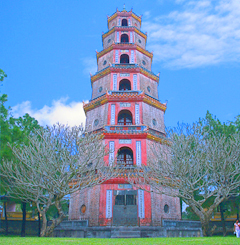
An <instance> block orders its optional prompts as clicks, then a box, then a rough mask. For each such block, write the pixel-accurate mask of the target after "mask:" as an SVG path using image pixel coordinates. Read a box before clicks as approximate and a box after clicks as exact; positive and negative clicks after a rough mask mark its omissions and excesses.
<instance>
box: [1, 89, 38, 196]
mask: <svg viewBox="0 0 240 245" xmlns="http://www.w3.org/2000/svg"><path fill="white" fill-rule="evenodd" d="M6 102H7V95H6V94H3V95H1V96H0V161H1V163H2V160H3V159H6V160H14V156H13V153H12V150H11V148H10V147H9V144H10V145H15V146H16V147H21V146H22V145H23V144H25V145H27V144H28V142H29V140H28V136H29V135H30V134H32V133H33V132H34V130H37V129H40V128H41V126H40V125H39V124H38V122H37V120H35V119H34V118H32V117H31V116H30V115H29V114H25V115H24V116H23V117H19V118H13V117H12V116H11V115H10V111H11V108H10V107H6V105H5V104H6ZM0 193H1V194H5V187H4V186H3V184H2V183H1V188H0Z"/></svg>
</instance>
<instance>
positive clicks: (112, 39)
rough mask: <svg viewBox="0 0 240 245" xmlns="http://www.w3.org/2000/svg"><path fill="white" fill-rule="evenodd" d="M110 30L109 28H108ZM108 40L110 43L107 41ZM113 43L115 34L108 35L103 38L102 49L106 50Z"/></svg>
mask: <svg viewBox="0 0 240 245" xmlns="http://www.w3.org/2000/svg"><path fill="white" fill-rule="evenodd" d="M110 29H111V28H110ZM109 40H110V41H109ZM114 42H115V33H114V32H113V33H111V34H110V35H108V36H107V37H105V38H104V39H103V49H106V48H108V47H109V46H111V45H112V44H113V43H114Z"/></svg>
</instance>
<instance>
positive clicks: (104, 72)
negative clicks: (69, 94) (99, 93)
mask: <svg viewBox="0 0 240 245" xmlns="http://www.w3.org/2000/svg"><path fill="white" fill-rule="evenodd" d="M109 73H111V69H110V66H108V67H106V68H105V69H103V70H101V71H99V72H97V73H96V74H95V75H93V76H91V83H93V82H95V81H96V80H98V79H100V78H101V77H104V76H106V75H108V74H109Z"/></svg>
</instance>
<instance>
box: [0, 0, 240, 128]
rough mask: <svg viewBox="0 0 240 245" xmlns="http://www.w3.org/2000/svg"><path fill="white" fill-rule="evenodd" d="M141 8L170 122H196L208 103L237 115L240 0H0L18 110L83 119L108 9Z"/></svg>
mask: <svg viewBox="0 0 240 245" xmlns="http://www.w3.org/2000/svg"><path fill="white" fill-rule="evenodd" d="M124 3H125V4H126V9H127V10H128V11H129V10H130V9H131V8H133V12H135V13H136V14H137V15H142V31H143V32H147V34H148V40H147V50H149V51H153V54H154V57H153V65H152V71H153V72H154V73H156V74H157V73H158V72H160V73H161V75H160V83H159V98H160V101H162V102H165V101H166V100H167V101H168V109H167V111H166V114H165V123H166V126H176V125H177V122H185V123H192V122H194V121H196V120H198V118H199V117H204V116H205V114H206V112H207V110H209V111H210V112H211V113H212V114H214V115H216V116H217V117H218V118H219V119H220V120H221V121H223V122H227V121H229V120H230V121H232V120H234V117H235V116H237V115H239V114H240V113H239V105H240V96H239V91H240V82H239V80H240V21H239V16H240V1H239V0H212V1H211V0H201V1H197V0H196V1H195V0H193V1H191V0H189V1H187V0H186V1H185V0H168V1H166V0H165V1H164V0H138V1H136V0H135V1H132V0H125V1H122V0H118V1H116V0H115V1H113V0H101V1H96V0H88V1H77V0H68V1H67V0H62V1H61V0H57V1H54V0H35V1H31V0H25V1H24V0H22V1H19V0H11V1H1V2H0V9H1V14H0V30H1V35H0V68H1V69H3V70H4V71H5V72H6V73H7V75H8V77H7V78H6V79H5V81H4V83H3V86H2V87H1V93H7V94H8V99H9V102H8V105H10V106H11V107H12V109H13V110H12V113H13V115H15V116H20V115H23V114H24V113H26V112H28V113H29V114H30V115H31V116H33V117H35V118H36V119H37V120H38V121H39V122H40V123H41V124H42V125H45V124H53V123H56V122H61V123H68V124H70V125H74V124H80V123H81V122H83V123H84V122H85V117H84V112H83V110H82V101H87V100H89V99H91V84H90V75H89V72H91V73H92V74H94V73H95V72H96V52H95V50H97V51H101V50H102V39H101V35H102V32H106V31H107V15H109V16H110V15H112V14H113V13H114V12H115V11H116V8H117V7H118V9H119V10H122V8H123V4H124Z"/></svg>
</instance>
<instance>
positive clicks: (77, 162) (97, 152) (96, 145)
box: [0, 125, 115, 236]
mask: <svg viewBox="0 0 240 245" xmlns="http://www.w3.org/2000/svg"><path fill="white" fill-rule="evenodd" d="M28 140H29V143H28V144H23V145H22V146H21V148H19V147H16V146H12V147H11V149H12V151H13V154H14V156H15V159H16V160H15V161H3V163H2V165H1V167H0V176H1V177H2V181H3V182H4V183H6V184H7V185H8V193H9V195H10V196H14V197H18V198H20V199H21V200H23V201H25V202H33V203H35V205H36V207H37V209H38V212H39V213H40V214H41V216H42V221H43V222H42V227H41V236H49V235H50V234H51V233H52V232H53V230H54V228H55V227H56V226H57V225H58V224H59V223H60V222H61V221H62V220H63V218H64V217H65V214H64V212H63V210H62V207H61V200H62V199H63V197H65V196H66V195H69V194H71V193H74V192H75V191H77V190H82V189H84V188H87V187H91V186H94V185H97V184H100V183H102V182H103V181H105V180H107V179H108V178H111V177H113V176H114V175H115V170H114V169H113V168H112V167H106V166H105V162H104V160H103V158H104V156H105V155H106V154H107V151H106V149H105V146H104V144H103V141H102V136H101V135H99V134H94V133H87V134H84V131H83V129H82V128H81V127H73V128H69V127H64V126H61V125H57V126H54V127H48V128H47V129H41V130H38V131H36V132H35V134H32V135H29V136H28ZM9 183H10V184H9ZM52 205H54V206H55V207H56V209H57V210H58V217H57V218H55V219H54V220H53V222H52V224H51V225H50V226H48V225H47V216H46V213H47V211H48V210H49V208H50V207H51V206H52Z"/></svg>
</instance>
